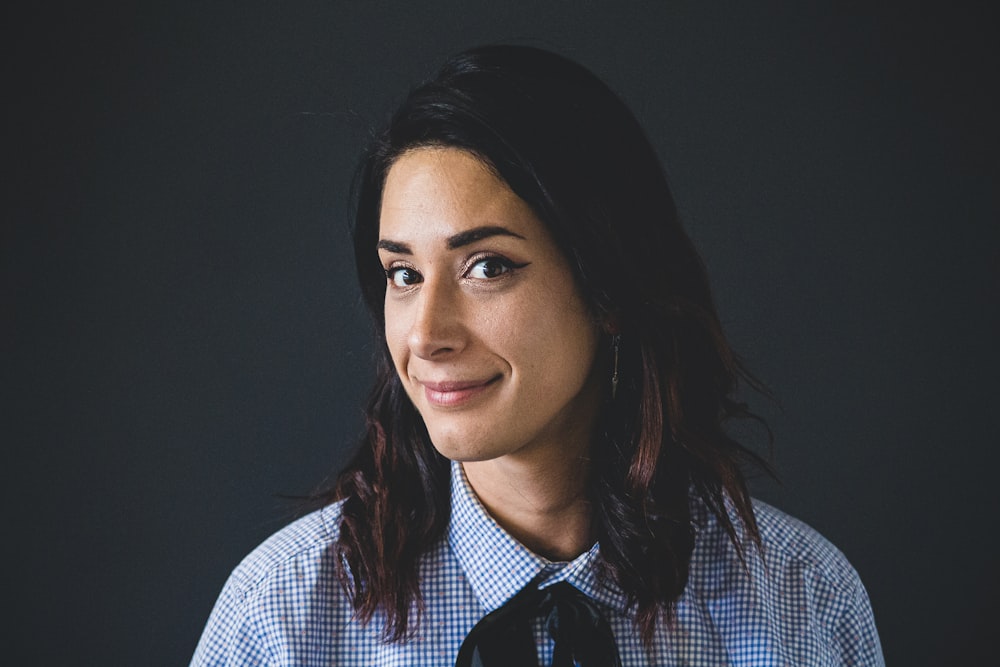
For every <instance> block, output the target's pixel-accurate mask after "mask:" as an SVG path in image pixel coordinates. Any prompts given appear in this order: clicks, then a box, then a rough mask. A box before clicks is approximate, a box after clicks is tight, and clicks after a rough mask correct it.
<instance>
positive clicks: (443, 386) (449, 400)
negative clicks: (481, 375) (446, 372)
mask: <svg viewBox="0 0 1000 667" xmlns="http://www.w3.org/2000/svg"><path fill="white" fill-rule="evenodd" d="M499 379H500V376H499V375H494V376H493V377H491V378H487V379H485V380H461V381H454V380H446V381H442V382H430V381H424V380H417V382H418V383H419V384H420V385H421V386H423V388H424V398H426V399H427V402H428V403H429V404H431V405H433V406H435V407H440V408H453V407H458V406H461V405H464V404H466V403H468V402H470V401H472V400H473V399H475V398H478V397H479V396H481V395H482V394H484V393H486V392H487V391H488V390H489V389H490V388H491V387H492V386H493V385H494V384H495V383H496V381H497V380H499Z"/></svg>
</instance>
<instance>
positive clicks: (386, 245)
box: [375, 239, 413, 255]
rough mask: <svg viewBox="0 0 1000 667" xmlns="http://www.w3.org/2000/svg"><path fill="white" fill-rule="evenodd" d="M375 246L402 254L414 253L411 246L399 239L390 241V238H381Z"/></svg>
mask: <svg viewBox="0 0 1000 667" xmlns="http://www.w3.org/2000/svg"><path fill="white" fill-rule="evenodd" d="M375 247H376V248H377V249H378V250H388V251H389V252H394V253H398V254H400V255H412V254H413V251H412V250H410V246H408V245H406V244H405V243H400V242H398V241H390V240H389V239H379V242H378V243H377V244H375Z"/></svg>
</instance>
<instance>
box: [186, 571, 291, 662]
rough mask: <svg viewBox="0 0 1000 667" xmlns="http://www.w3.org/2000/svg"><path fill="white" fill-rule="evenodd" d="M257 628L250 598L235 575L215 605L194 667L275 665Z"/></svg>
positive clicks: (196, 652) (231, 577) (192, 660)
mask: <svg viewBox="0 0 1000 667" xmlns="http://www.w3.org/2000/svg"><path fill="white" fill-rule="evenodd" d="M256 626H257V624H256V623H255V621H254V619H253V617H252V615H251V614H250V613H249V611H248V604H247V596H246V594H245V592H244V590H243V588H242V587H241V586H240V585H239V581H238V580H237V577H236V575H235V574H234V575H232V576H230V578H229V581H227V582H226V585H225V586H224V587H223V589H222V593H221V594H220V595H219V598H218V600H216V602H215V607H214V608H213V609H212V613H211V615H210V616H209V619H208V623H207V624H206V625H205V630H204V632H203V633H202V635H201V640H200V641H199V642H198V647H197V648H196V649H195V653H194V657H193V658H192V659H191V667H208V666H212V667H222V666H230V665H233V666H235V665H269V664H272V661H271V660H270V658H269V655H268V651H267V649H266V646H265V644H264V641H263V640H262V636H261V633H260V632H259V631H258V629H257V627H256Z"/></svg>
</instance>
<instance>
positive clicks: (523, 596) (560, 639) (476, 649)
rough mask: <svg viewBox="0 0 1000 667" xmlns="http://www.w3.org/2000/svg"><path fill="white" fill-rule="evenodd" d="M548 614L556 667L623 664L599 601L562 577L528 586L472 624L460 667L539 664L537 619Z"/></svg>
mask: <svg viewBox="0 0 1000 667" xmlns="http://www.w3.org/2000/svg"><path fill="white" fill-rule="evenodd" d="M536 616H541V617H543V618H544V619H545V627H546V629H547V630H548V632H549V636H551V637H552V639H554V640H555V650H554V652H553V654H552V667H621V664H622V663H621V658H619V657H618V647H617V645H616V644H615V636H614V634H613V633H612V632H611V626H610V625H608V622H607V621H606V620H605V619H604V616H602V615H601V610H600V609H598V607H597V604H595V603H594V601H593V600H591V599H590V598H589V597H587V596H586V595H584V594H583V593H581V592H580V591H579V590H578V589H577V588H575V587H574V586H573V585H572V584H569V583H567V582H565V581H561V582H559V583H557V584H553V585H552V586H549V587H548V588H545V589H543V590H538V589H537V588H535V587H534V586H528V587H527V588H525V589H524V590H522V591H521V592H520V593H518V594H517V595H515V596H514V597H513V598H511V599H510V601H509V602H507V603H506V604H504V605H503V606H502V607H500V608H499V609H496V610H494V611H492V612H490V613H489V614H487V615H486V616H485V617H483V619H482V620H481V621H479V623H477V624H476V625H475V627H473V628H472V630H471V631H470V632H469V634H468V636H467V637H466V638H465V641H464V642H462V647H461V648H460V649H459V651H458V659H457V660H456V661H455V667H537V665H538V654H537V651H536V649H535V640H534V636H533V634H532V632H531V620H532V619H533V618H535V617H536Z"/></svg>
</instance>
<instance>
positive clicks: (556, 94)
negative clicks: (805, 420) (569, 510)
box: [325, 46, 767, 641]
mask: <svg viewBox="0 0 1000 667" xmlns="http://www.w3.org/2000/svg"><path fill="white" fill-rule="evenodd" d="M426 146H448V147H455V148H459V149H463V150H466V151H469V152H470V153H472V154H474V155H476V156H477V157H478V158H479V159H480V160H482V161H483V163H484V164H486V165H487V166H488V167H489V168H491V169H492V170H493V172H494V173H495V174H497V175H498V176H499V177H500V178H501V179H503V180H504V181H505V182H506V183H507V185H508V186H510V188H511V189H512V190H513V191H514V192H515V193H516V194H517V195H518V196H519V197H520V198H521V199H523V200H524V201H525V202H527V203H528V204H529V205H530V206H531V207H532V208H533V209H534V212H535V213H536V214H537V216H538V218H539V219H540V220H541V221H542V222H543V223H544V224H545V225H546V226H547V228H548V229H549V230H550V232H551V233H552V235H553V236H554V238H555V240H556V242H557V243H558V245H559V246H560V247H561V248H562V250H563V252H564V253H565V255H566V257H567V258H568V259H569V261H570V264H571V265H572V268H573V271H574V274H575V278H576V281H577V284H578V288H579V290H580V292H581V293H582V294H583V296H584V299H585V300H586V302H587V303H588V304H589V307H590V309H591V310H592V313H593V315H594V317H595V319H596V320H597V321H603V322H613V323H614V328H615V330H616V331H618V332H620V341H621V346H620V352H619V360H618V368H619V376H620V378H621V381H620V383H619V385H618V388H617V391H616V393H615V396H614V398H613V399H612V397H611V395H610V393H611V392H610V390H609V391H608V395H607V396H606V397H605V400H604V402H603V404H602V408H601V414H600V415H599V416H598V428H597V432H596V433H595V434H594V445H593V452H592V454H591V456H592V461H593V464H592V473H591V475H590V480H589V482H588V483H589V488H588V492H589V496H590V500H591V501H592V504H593V507H594V508H595V517H594V525H595V526H596V531H597V539H598V541H599V543H600V557H601V562H600V566H601V572H602V575H603V576H605V577H607V578H609V579H611V580H613V581H614V582H615V583H616V584H617V585H618V586H620V587H621V589H622V590H624V592H625V593H626V594H627V595H628V596H629V599H630V601H631V604H632V605H633V606H634V611H635V614H636V619H637V622H638V625H639V627H640V629H641V631H642V633H643V635H644V636H645V637H646V638H647V640H648V639H649V638H651V636H652V633H653V630H654V628H655V627H656V623H657V622H659V621H658V619H660V617H661V615H662V614H665V615H666V616H667V617H669V615H670V614H671V612H672V609H673V604H674V603H675V602H676V600H677V599H678V598H679V597H680V595H681V594H682V592H683V591H684V587H685V585H686V583H687V578H688V569H689V562H690V558H691V553H692V550H693V547H694V537H695V535H694V527H693V526H692V523H691V515H692V514H691V503H692V502H701V503H703V504H704V505H705V506H706V507H707V508H708V509H709V511H710V512H712V513H713V514H714V515H715V516H716V517H717V519H718V521H719V522H720V523H721V525H722V526H723V527H724V529H725V530H726V531H727V533H728V535H729V537H730V539H731V541H732V543H733V545H734V547H735V549H736V551H737V553H738V554H739V555H740V557H741V558H743V557H744V553H745V550H746V548H748V547H749V546H750V545H753V544H756V546H758V547H759V546H760V536H759V532H758V529H757V524H756V522H755V520H754V513H753V508H752V505H751V499H750V495H749V491H748V488H747V484H746V478H745V476H744V466H745V464H747V463H751V464H754V465H759V466H762V467H763V468H764V469H765V470H766V469H767V465H766V463H765V461H763V460H762V459H761V458H760V457H759V456H758V455H757V454H755V453H754V452H752V451H751V450H750V449H748V448H746V447H744V446H743V445H741V444H740V443H739V442H737V441H736V440H735V439H733V438H732V437H731V436H730V435H729V434H727V431H726V429H725V426H724V425H725V422H726V421H727V420H729V419H732V418H738V417H751V418H754V419H756V417H754V416H753V415H752V414H751V413H750V412H749V411H748V410H747V407H746V406H745V405H744V404H743V403H741V402H739V401H737V400H736V399H735V397H734V396H735V392H736V388H737V384H738V382H739V381H740V380H744V381H747V382H748V383H749V384H750V385H751V386H753V387H754V388H757V389H758V390H761V391H765V392H766V390H765V389H764V388H762V387H761V386H760V385H759V383H757V382H756V381H755V380H754V379H753V377H752V376H750V375H749V374H748V373H747V372H746V371H745V369H744V368H743V366H742V365H741V363H740V361H739V359H738V357H737V356H736V355H735V354H734V353H733V350H732V349H731V348H730V346H729V344H728V343H727V341H726V339H725V337H724V335H723V332H722V327H721V325H720V323H719V318H718V316H717V314H716V311H715V306H714V304H713V301H712V296H711V292H710V289H709V283H708V278H707V275H706V272H705V268H704V266H703V264H702V262H701V260H700V258H699V256H698V254H697V252H696V251H695V248H694V246H693V245H692V243H691V241H690V239H689V238H688V236H687V234H686V233H685V232H684V230H683V229H682V227H681V224H680V221H679V219H678V214H677V210H676V207H675V205H674V201H673V197H672V195H671V192H670V189H669V187H668V186H667V180H666V178H665V175H664V172H663V169H662V166H661V164H660V161H659V159H658V157H657V155H656V153H655V151H654V149H653V147H652V146H651V145H650V143H649V141H648V139H647V138H646V136H645V134H644V132H643V130H642V128H641V127H640V125H639V123H638V122H637V120H636V119H635V117H634V116H633V115H632V113H631V112H630V111H629V109H628V108H627V107H626V106H625V104H624V103H623V102H622V101H621V100H620V99H619V98H618V97H617V96H616V95H615V94H614V93H613V92H612V91H611V90H610V89H609V88H608V87H607V86H606V85H605V84H604V83H602V82H601V81H600V80H599V79H598V78H597V77H596V76H594V75H593V74H592V73H591V72H589V71H588V70H586V69H585V68H584V67H582V66H580V65H578V64H576V63H574V62H572V61H570V60H567V59H565V58H563V57H561V56H558V55H555V54H553V53H549V52H547V51H543V50H539V49H535V48H530V47H522V46H488V47H481V48H476V49H472V50H469V51H465V52H463V53H460V54H458V55H456V56H454V57H452V58H451V59H449V60H448V61H447V62H446V63H445V64H444V66H443V67H442V68H441V70H440V71H439V72H438V74H437V75H436V76H435V77H434V78H432V79H431V80H429V81H427V82H425V83H424V84H422V85H420V86H418V87H416V88H414V89H413V90H412V91H411V92H410V93H409V95H408V96H407V97H406V98H405V100H404V101H403V102H402V104H401V106H400V107H399V109H398V110H397V111H396V113H395V114H394V115H393V116H392V118H391V120H390V122H389V123H388V126H387V127H386V128H385V129H384V131H383V132H381V134H379V135H377V136H376V138H375V139H374V141H373V143H372V145H371V147H370V149H369V151H368V152H367V153H366V155H365V157H364V159H363V161H362V164H361V167H360V169H359V172H358V177H357V181H356V183H355V201H356V204H357V216H356V219H355V226H354V230H353V232H354V233H353V239H354V252H355V258H356V261H357V271H358V277H359V278H360V282H361V288H362V292H363V296H364V300H365V302H366V304H367V307H368V309H369V311H370V313H371V316H372V318H373V319H374V324H375V326H374V331H375V337H376V346H375V355H376V379H375V384H374V388H373V389H372V392H371V396H370V399H369V402H368V406H367V429H366V433H365V434H364V436H363V439H362V443H361V446H360V448H359V450H358V452H357V454H356V455H355V456H354V458H353V460H352V461H351V462H350V463H349V464H348V465H347V467H346V468H345V469H344V470H343V472H342V473H341V474H340V476H339V477H338V479H337V481H336V485H335V487H334V489H333V490H332V491H331V492H330V493H329V494H328V495H327V496H325V499H326V500H328V501H332V500H340V501H342V502H343V505H342V512H343V514H342V521H341V528H340V536H339V539H338V542H337V543H336V546H335V550H336V556H337V558H336V559H335V562H336V564H337V567H338V577H339V579H340V581H341V583H342V585H343V586H344V587H345V589H346V590H347V591H348V593H349V595H350V596H351V600H352V602H353V606H354V608H355V611H356V614H357V617H358V618H359V619H360V620H361V621H362V622H368V621H370V620H371V619H372V617H373V616H374V615H375V614H376V612H378V613H380V614H381V615H382V616H383V617H384V619H385V626H384V633H385V638H386V640H388V641H397V640H400V639H403V638H404V637H406V636H407V635H408V633H409V632H411V631H412V630H413V628H414V622H415V620H416V619H414V618H411V617H412V616H413V615H414V612H416V614H417V615H419V610H421V609H422V603H423V602H422V599H421V591H420V582H419V579H418V566H419V561H420V558H421V555H422V554H424V553H425V552H426V551H427V550H428V549H430V548H431V547H432V545H433V544H434V543H435V542H436V541H438V540H440V539H441V538H442V536H443V535H444V533H445V530H446V528H447V525H448V521H449V518H450V512H451V508H450V486H449V475H450V464H449V461H448V460H446V459H445V458H444V457H443V456H441V454H439V453H438V452H437V450H435V448H434V446H433V444H432V443H431V441H430V438H429V436H428V434H427V430H426V428H425V426H424V424H423V421H422V419H421V417H420V415H419V414H418V412H417V411H416V409H415V408H414V406H413V405H412V403H411V402H410V400H409V398H408V397H407V396H406V393H405V392H404V390H403V387H402V385H401V383H400V380H399V378H398V376H397V374H396V371H395V370H394V368H393V364H392V361H391V358H390V356H389V350H388V347H387V346H386V340H385V327H384V325H385V320H384V311H383V305H384V298H385V290H386V278H385V274H384V271H383V269H382V266H381V264H380V263H379V261H378V256H377V253H376V242H377V241H378V233H379V214H380V203H381V198H382V189H383V186H384V184H385V179H386V175H387V173H388V171H389V169H390V167H391V166H392V165H393V163H394V161H395V160H396V159H397V158H398V157H399V156H400V155H402V154H403V153H405V152H406V151H408V150H412V149H414V148H419V147H426ZM606 356H607V353H605V355H604V357H605V358H606ZM609 377H610V369H609ZM609 384H610V383H609Z"/></svg>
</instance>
